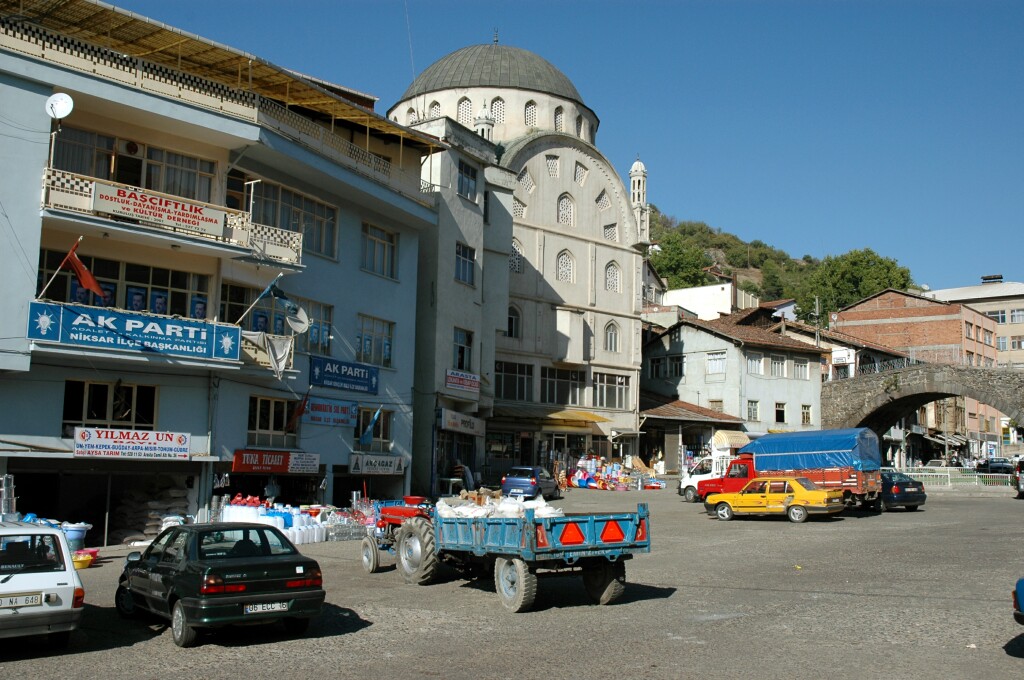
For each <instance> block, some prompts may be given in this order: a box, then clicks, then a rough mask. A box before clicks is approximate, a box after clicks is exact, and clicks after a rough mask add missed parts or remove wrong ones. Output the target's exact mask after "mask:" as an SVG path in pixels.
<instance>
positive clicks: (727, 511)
mask: <svg viewBox="0 0 1024 680" xmlns="http://www.w3.org/2000/svg"><path fill="white" fill-rule="evenodd" d="M715 515H717V516H718V519H720V520H722V521H723V522H728V521H729V520H731V519H732V518H733V513H732V507H730V505H729V504H728V503H719V504H718V505H716V506H715Z"/></svg>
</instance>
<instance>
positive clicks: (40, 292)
mask: <svg viewBox="0 0 1024 680" xmlns="http://www.w3.org/2000/svg"><path fill="white" fill-rule="evenodd" d="M83 238H85V237H84V236H79V237H78V241H76V242H75V245H73V246H71V250H69V251H68V254H67V255H65V256H64V259H63V260H61V262H60V266H59V267H57V271H55V272H54V273H53V276H51V277H50V280H49V281H47V282H46V285H45V286H43V289H42V290H41V291H39V295H37V296H36V299H37V300H40V299H42V297H43V296H44V295H45V294H46V291H48V290H50V284H51V283H53V280H54V279H56V278H57V274H60V270H61V269H63V268H64V265H65V264H67V263H68V258H69V257H71V253H73V252H74V251H75V248H77V247H78V244H79V243H81V242H82V239H83Z"/></svg>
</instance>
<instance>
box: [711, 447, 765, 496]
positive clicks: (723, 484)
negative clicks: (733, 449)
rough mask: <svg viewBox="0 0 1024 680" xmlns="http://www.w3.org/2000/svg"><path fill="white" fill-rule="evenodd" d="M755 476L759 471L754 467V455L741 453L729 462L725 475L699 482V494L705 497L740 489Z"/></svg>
mask: <svg viewBox="0 0 1024 680" xmlns="http://www.w3.org/2000/svg"><path fill="white" fill-rule="evenodd" d="M754 477H757V471H756V470H755V469H754V457H753V456H752V455H750V454H749V453H741V454H740V455H739V456H737V457H736V459H735V460H733V461H731V462H730V463H729V467H727V468H726V469H725V475H723V476H722V477H718V478H717V479H705V480H703V481H700V482H698V483H697V495H698V496H699V497H700V498H701V499H704V498H707V497H708V496H709V495H711V494H713V493H731V492H733V491H739V490H740V489H742V488H743V487H744V486H746V485H747V482H749V481H750V480H751V479H753V478H754Z"/></svg>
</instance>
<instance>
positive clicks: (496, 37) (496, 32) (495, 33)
mask: <svg viewBox="0 0 1024 680" xmlns="http://www.w3.org/2000/svg"><path fill="white" fill-rule="evenodd" d="M494 44H495V45H497V44H498V27H497V26H495V27H494Z"/></svg>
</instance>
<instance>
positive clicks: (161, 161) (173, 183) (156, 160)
mask: <svg viewBox="0 0 1024 680" xmlns="http://www.w3.org/2000/svg"><path fill="white" fill-rule="evenodd" d="M216 171H217V164H216V163H214V162H213V161H206V160H202V159H200V158H196V157H195V156H187V155H185V154H181V153H175V152H173V151H164V150H163V149H158V148H156V147H153V146H147V147H146V188H147V189H154V190H156V191H162V192H163V193H165V194H174V195H175V196H186V197H188V198H194V199H196V200H198V201H204V202H206V203H209V202H210V198H211V196H212V194H213V181H214V177H215V174H216ZM292 231H298V230H297V229H293V230H292Z"/></svg>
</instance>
